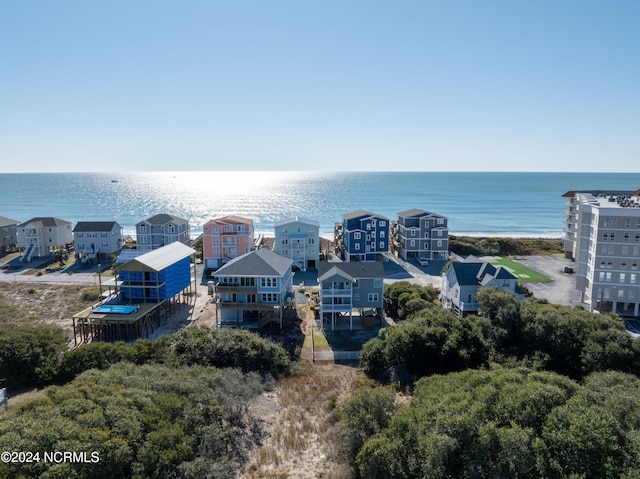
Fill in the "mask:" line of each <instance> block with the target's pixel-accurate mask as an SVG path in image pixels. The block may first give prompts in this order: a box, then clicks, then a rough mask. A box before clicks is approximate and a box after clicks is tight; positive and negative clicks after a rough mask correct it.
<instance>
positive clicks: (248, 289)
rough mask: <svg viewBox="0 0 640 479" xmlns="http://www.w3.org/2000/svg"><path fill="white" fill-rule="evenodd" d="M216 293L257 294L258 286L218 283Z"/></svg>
mask: <svg viewBox="0 0 640 479" xmlns="http://www.w3.org/2000/svg"><path fill="white" fill-rule="evenodd" d="M215 287H216V293H218V294H226V293H230V294H257V293H258V287H257V286H246V285H245V286H242V285H239V284H220V283H218V284H216V285H215Z"/></svg>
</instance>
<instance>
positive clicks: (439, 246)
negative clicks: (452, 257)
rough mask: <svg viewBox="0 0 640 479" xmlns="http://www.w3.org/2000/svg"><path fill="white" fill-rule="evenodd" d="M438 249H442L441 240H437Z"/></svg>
mask: <svg viewBox="0 0 640 479" xmlns="http://www.w3.org/2000/svg"><path fill="white" fill-rule="evenodd" d="M438 248H442V240H438Z"/></svg>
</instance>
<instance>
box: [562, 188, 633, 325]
mask: <svg viewBox="0 0 640 479" xmlns="http://www.w3.org/2000/svg"><path fill="white" fill-rule="evenodd" d="M563 196H564V197H566V198H567V199H568V201H567V211H566V214H567V216H566V224H565V229H564V238H563V248H564V251H565V255H566V256H567V257H568V258H573V259H574V260H575V262H576V267H575V271H576V289H577V290H578V291H580V294H581V299H582V301H583V302H585V303H587V304H588V305H589V309H590V310H591V311H594V310H598V311H601V312H614V313H618V314H620V315H623V316H638V313H639V304H640V270H638V264H639V263H640V190H637V191H606V190H592V191H569V192H567V193H565V194H564V195H563Z"/></svg>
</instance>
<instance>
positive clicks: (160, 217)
mask: <svg viewBox="0 0 640 479" xmlns="http://www.w3.org/2000/svg"><path fill="white" fill-rule="evenodd" d="M188 222H189V220H185V219H184V218H179V217H177V216H173V215H169V214H167V213H160V214H157V215H155V216H152V217H151V218H147V219H146V220H143V221H141V222H140V223H149V224H151V225H166V224H167V223H175V224H185V223H188ZM140 223H138V224H140Z"/></svg>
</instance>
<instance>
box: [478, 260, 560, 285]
mask: <svg viewBox="0 0 640 479" xmlns="http://www.w3.org/2000/svg"><path fill="white" fill-rule="evenodd" d="M489 263H491V264H492V265H494V266H502V267H504V268H506V269H507V270H509V272H511V273H512V274H514V275H515V276H516V277H517V278H518V282H520V283H549V282H551V278H549V277H547V276H545V275H544V274H541V273H538V272H537V271H533V270H532V269H529V268H527V267H525V266H522V265H521V264H520V263H516V262H515V261H511V260H510V259H506V258H499V259H494V260H491V261H489Z"/></svg>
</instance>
